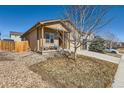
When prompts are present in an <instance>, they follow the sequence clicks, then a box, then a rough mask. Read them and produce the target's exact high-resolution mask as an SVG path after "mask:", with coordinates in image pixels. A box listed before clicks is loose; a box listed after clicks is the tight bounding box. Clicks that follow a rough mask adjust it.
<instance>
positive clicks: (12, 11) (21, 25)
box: [0, 6, 124, 41]
mask: <svg viewBox="0 0 124 93" xmlns="http://www.w3.org/2000/svg"><path fill="white" fill-rule="evenodd" d="M63 13H64V6H0V32H1V33H2V37H4V38H5V37H6V38H7V37H9V32H10V31H18V32H25V31H27V30H28V29H29V28H30V27H31V26H32V25H34V24H35V23H37V22H39V21H42V20H48V19H58V18H60V17H61V15H62V14H63ZM108 17H113V18H114V19H113V20H112V22H111V23H110V24H108V25H107V26H106V27H104V30H106V31H111V32H113V33H114V34H115V35H116V36H117V37H118V38H119V39H120V40H121V41H124V6H113V8H112V9H111V11H110V12H109V14H108ZM106 34H107V33H106Z"/></svg>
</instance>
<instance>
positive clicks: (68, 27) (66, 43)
mask: <svg viewBox="0 0 124 93" xmlns="http://www.w3.org/2000/svg"><path fill="white" fill-rule="evenodd" d="M72 31H77V30H76V28H75V27H74V25H73V24H72V23H71V22H69V21H67V20H49V21H42V22H39V23H37V24H36V25H34V26H33V27H31V28H30V29H29V30H28V31H26V32H25V33H24V34H23V35H22V36H21V37H22V40H28V41H29V45H30V48H31V50H32V51H43V50H45V49H57V48H59V47H61V48H65V49H71V50H73V44H72V43H70V40H68V39H67V38H71V32H72ZM79 49H82V48H79Z"/></svg>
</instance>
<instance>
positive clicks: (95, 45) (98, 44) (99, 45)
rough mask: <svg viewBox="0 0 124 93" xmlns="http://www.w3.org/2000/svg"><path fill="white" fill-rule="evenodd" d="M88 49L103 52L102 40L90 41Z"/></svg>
mask: <svg viewBox="0 0 124 93" xmlns="http://www.w3.org/2000/svg"><path fill="white" fill-rule="evenodd" d="M89 50H90V51H94V52H100V53H104V50H105V46H104V40H102V39H97V40H94V41H92V42H91V44H90V46H89Z"/></svg>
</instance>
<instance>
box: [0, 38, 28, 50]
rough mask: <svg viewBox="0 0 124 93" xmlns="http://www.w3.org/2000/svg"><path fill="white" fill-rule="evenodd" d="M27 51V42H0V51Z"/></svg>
mask: <svg viewBox="0 0 124 93" xmlns="http://www.w3.org/2000/svg"><path fill="white" fill-rule="evenodd" d="M28 50H29V44H28V41H16V42H14V41H2V40H0V51H10V52H26V51H28Z"/></svg>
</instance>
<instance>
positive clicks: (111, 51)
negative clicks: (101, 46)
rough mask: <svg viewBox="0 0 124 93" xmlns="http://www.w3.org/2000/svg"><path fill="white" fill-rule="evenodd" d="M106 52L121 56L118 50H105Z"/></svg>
mask: <svg viewBox="0 0 124 93" xmlns="http://www.w3.org/2000/svg"><path fill="white" fill-rule="evenodd" d="M105 51H106V52H109V53H114V54H119V52H118V51H117V50H116V49H112V48H111V49H105Z"/></svg>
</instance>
